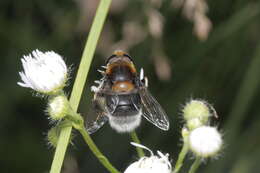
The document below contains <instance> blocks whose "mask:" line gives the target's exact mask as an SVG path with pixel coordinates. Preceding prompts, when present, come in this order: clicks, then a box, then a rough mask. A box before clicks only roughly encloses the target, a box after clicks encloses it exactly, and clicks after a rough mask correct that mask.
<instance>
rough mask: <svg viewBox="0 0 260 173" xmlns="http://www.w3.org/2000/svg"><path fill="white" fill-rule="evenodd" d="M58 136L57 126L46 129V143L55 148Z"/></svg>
mask: <svg viewBox="0 0 260 173" xmlns="http://www.w3.org/2000/svg"><path fill="white" fill-rule="evenodd" d="M59 136H60V129H59V128H58V127H57V126H56V127H52V128H51V129H50V130H49V131H48V135H47V139H48V144H49V145H50V146H51V147H54V148H56V146H57V143H58V140H59Z"/></svg>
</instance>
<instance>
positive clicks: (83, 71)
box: [50, 0, 111, 173]
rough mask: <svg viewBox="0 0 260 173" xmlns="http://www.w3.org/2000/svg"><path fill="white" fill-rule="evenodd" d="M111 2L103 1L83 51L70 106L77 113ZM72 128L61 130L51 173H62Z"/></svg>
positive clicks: (109, 0) (108, 0)
mask: <svg viewBox="0 0 260 173" xmlns="http://www.w3.org/2000/svg"><path fill="white" fill-rule="evenodd" d="M110 4H111V0H101V1H100V3H99V6H98V9H97V12H96V16H95V18H94V21H93V24H92V26H91V29H90V32H89V37H88V40H87V43H86V46H85V48H84V51H83V55H82V58H81V62H80V66H79V69H78V72H77V77H76V80H75V82H74V85H73V89H72V92H71V96H70V104H71V106H72V108H73V110H74V111H75V112H76V111H77V109H78V105H79V102H80V98H81V94H82V91H83V88H84V84H85V81H86V78H87V75H88V71H89V68H90V64H91V62H92V59H93V55H94V51H95V49H96V45H97V42H98V39H99V36H100V33H101V30H102V28H103V25H104V22H105V19H106V16H107V13H108V9H109V7H110ZM71 130H72V126H68V127H64V128H62V129H61V133H60V137H59V140H58V144H57V147H56V151H55V154H54V158H53V161H52V165H51V170H50V173H60V170H61V167H62V163H63V160H64V156H65V152H66V150H67V146H68V143H69V139H70V135H71Z"/></svg>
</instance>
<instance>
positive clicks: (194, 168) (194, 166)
mask: <svg viewBox="0 0 260 173" xmlns="http://www.w3.org/2000/svg"><path fill="white" fill-rule="evenodd" d="M200 163H201V158H200V157H196V159H195V161H194V162H193V164H192V165H191V167H190V170H189V173H195V172H196V171H197V169H198V168H199V166H200Z"/></svg>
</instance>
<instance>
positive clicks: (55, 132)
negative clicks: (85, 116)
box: [47, 121, 74, 148]
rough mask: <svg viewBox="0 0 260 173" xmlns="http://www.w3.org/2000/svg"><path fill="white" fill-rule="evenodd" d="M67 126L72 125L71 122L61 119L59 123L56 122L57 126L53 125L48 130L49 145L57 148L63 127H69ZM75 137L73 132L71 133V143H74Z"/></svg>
mask: <svg viewBox="0 0 260 173" xmlns="http://www.w3.org/2000/svg"><path fill="white" fill-rule="evenodd" d="M67 126H70V123H68V122H66V121H61V122H59V123H58V124H56V126H54V127H52V128H51V129H50V130H49V131H48V134H47V140H48V144H49V146H51V147H54V148H56V146H57V144H58V140H59V137H60V133H61V129H62V128H63V127H67ZM73 137H74V135H73V133H72V134H71V135H70V143H72V139H73Z"/></svg>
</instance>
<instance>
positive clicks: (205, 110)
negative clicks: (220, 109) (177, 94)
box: [183, 100, 211, 126]
mask: <svg viewBox="0 0 260 173" xmlns="http://www.w3.org/2000/svg"><path fill="white" fill-rule="evenodd" d="M183 116H184V119H185V120H186V121H187V122H188V121H190V120H192V119H197V120H199V121H200V123H201V124H206V123H207V122H208V119H209V116H211V113H210V109H209V107H208V104H207V102H205V101H200V100H191V101H190V102H189V103H187V104H186V105H185V106H184V109H183ZM197 120H194V121H193V122H190V123H189V124H190V125H191V126H193V125H194V124H199V123H198V122H195V121H197ZM192 124H193V125H192Z"/></svg>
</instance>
